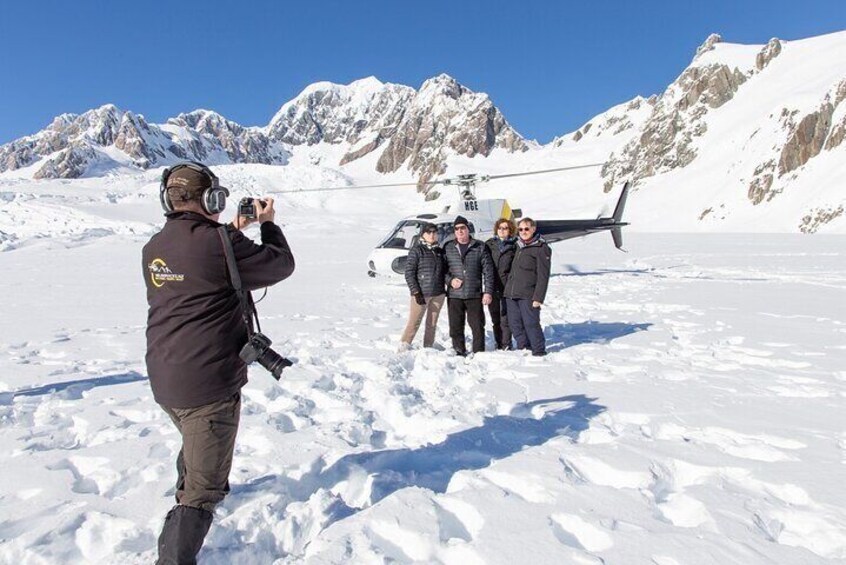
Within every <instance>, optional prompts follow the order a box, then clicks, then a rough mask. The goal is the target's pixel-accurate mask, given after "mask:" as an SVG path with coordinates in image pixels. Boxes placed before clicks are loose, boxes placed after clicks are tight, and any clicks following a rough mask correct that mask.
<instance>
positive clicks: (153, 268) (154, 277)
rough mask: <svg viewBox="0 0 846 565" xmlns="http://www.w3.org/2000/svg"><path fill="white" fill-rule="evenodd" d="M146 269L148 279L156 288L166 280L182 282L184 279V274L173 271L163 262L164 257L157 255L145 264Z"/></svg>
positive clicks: (161, 285)
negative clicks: (148, 275)
mask: <svg viewBox="0 0 846 565" xmlns="http://www.w3.org/2000/svg"><path fill="white" fill-rule="evenodd" d="M147 269H149V271H150V280H151V281H152V283H153V286H154V287H156V288H161V287H163V286H164V284H165V283H166V282H182V281H184V280H185V275H180V274H177V273H174V272H173V271H171V270H170V267H168V266H167V263H165V262H164V259H159V258H158V257H156V258H155V259H153V261H152V262H151V263H150V264H149V265H147Z"/></svg>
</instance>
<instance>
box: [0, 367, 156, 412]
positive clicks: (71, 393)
mask: <svg viewBox="0 0 846 565" xmlns="http://www.w3.org/2000/svg"><path fill="white" fill-rule="evenodd" d="M144 380H147V377H146V376H144V375H142V374H141V373H137V372H135V371H129V372H127V373H120V374H117V375H108V376H105V377H92V378H90V379H79V380H75V381H65V382H61V383H51V384H46V385H41V386H37V387H33V388H24V389H21V390H17V391H14V392H12V393H3V394H0V404H6V403H7V402H3V401H4V400H6V399H7V398H8V401H9V402H11V401H12V399H14V398H18V397H20V396H40V395H43V394H52V393H56V392H58V393H62V398H64V399H65V400H78V399H80V398H82V393H83V392H86V391H89V390H91V389H92V388H95V387H98V386H111V385H120V384H127V383H134V382H137V381H144Z"/></svg>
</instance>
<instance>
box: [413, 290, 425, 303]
mask: <svg viewBox="0 0 846 565" xmlns="http://www.w3.org/2000/svg"><path fill="white" fill-rule="evenodd" d="M414 300H415V302H417V304H419V305H420V306H423V305H425V304H426V299H425V298H423V294H422V293H420V292H416V293H414Z"/></svg>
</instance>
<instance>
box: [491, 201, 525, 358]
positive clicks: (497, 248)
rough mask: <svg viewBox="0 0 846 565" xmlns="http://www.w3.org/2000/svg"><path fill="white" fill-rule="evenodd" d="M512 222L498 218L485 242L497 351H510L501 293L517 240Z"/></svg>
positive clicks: (503, 289) (506, 309) (508, 328)
mask: <svg viewBox="0 0 846 565" xmlns="http://www.w3.org/2000/svg"><path fill="white" fill-rule="evenodd" d="M515 231H516V228H515V227H514V222H513V221H512V220H509V219H508V218H500V219H498V220H497V221H496V224H494V234H495V235H494V236H493V237H492V238H490V239H489V240H487V241H486V242H485V245H487V246H488V249H489V250H490V252H491V258H492V259H493V262H494V277H495V278H496V281H495V283H494V295H493V300H491V303H490V304H489V305H488V312H490V314H491V322H493V334H494V341H495V342H496V348H497V349H511V328H510V327H509V325H508V304H507V303H506V301H505V297H503V296H502V293H503V292H504V291H505V280H506V279H507V278H508V273H509V271H511V261H512V260H513V259H514V251H515V248H516V244H517V238H516V237H514V235H515V234H514V232H515Z"/></svg>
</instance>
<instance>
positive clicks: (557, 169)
mask: <svg viewBox="0 0 846 565" xmlns="http://www.w3.org/2000/svg"><path fill="white" fill-rule="evenodd" d="M604 164H605V163H590V164H588V165H573V166H570V167H558V168H555V169H543V170H540V171H526V172H523V173H508V174H503V175H490V176H488V180H495V179H504V178H511V177H524V176H529V175H542V174H544V173H555V172H558V171H573V170H576V169H589V168H591V167H601V166H603V165H604Z"/></svg>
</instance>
